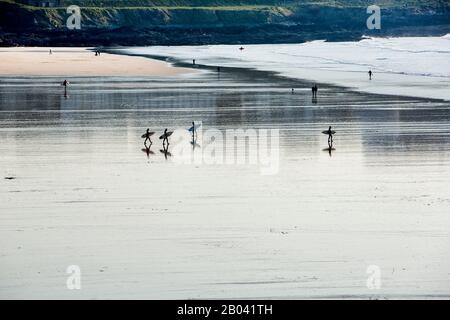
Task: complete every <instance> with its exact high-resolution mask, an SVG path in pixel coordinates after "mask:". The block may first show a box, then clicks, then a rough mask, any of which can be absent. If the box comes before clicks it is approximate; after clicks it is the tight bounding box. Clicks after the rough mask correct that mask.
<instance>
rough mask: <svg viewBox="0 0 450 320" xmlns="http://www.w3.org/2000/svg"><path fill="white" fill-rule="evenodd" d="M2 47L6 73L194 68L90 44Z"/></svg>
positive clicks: (1, 67)
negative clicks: (106, 50)
mask: <svg viewBox="0 0 450 320" xmlns="http://www.w3.org/2000/svg"><path fill="white" fill-rule="evenodd" d="M49 50H50V48H1V49H0V57H1V58H0V75H3V76H15V75H17V76H20V75H26V76H30V75H32V76H175V75H179V74H185V73H188V72H193V71H192V70H190V69H183V68H174V67H172V66H171V65H169V64H167V63H165V62H161V61H156V60H151V59H147V58H142V57H129V56H118V55H112V54H107V53H102V54H101V55H100V56H99V57H96V56H95V54H94V53H93V52H92V51H90V50H89V49H88V48H56V49H52V54H49Z"/></svg>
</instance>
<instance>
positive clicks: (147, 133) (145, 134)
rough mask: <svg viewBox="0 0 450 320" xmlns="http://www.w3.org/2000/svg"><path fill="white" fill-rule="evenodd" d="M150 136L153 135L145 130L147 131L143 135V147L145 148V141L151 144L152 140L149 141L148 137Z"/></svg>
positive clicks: (148, 130)
mask: <svg viewBox="0 0 450 320" xmlns="http://www.w3.org/2000/svg"><path fill="white" fill-rule="evenodd" d="M152 134H153V133H152V132H150V129H149V128H147V131H146V132H145V133H144V137H145V140H144V146H147V141H149V142H150V145H151V144H152V140H151V139H150V136H151V135H152Z"/></svg>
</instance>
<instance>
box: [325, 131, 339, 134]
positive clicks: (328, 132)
mask: <svg viewBox="0 0 450 320" xmlns="http://www.w3.org/2000/svg"><path fill="white" fill-rule="evenodd" d="M322 133H323V134H330V131H328V130H325V131H322ZM335 133H336V131H334V130H331V134H335Z"/></svg>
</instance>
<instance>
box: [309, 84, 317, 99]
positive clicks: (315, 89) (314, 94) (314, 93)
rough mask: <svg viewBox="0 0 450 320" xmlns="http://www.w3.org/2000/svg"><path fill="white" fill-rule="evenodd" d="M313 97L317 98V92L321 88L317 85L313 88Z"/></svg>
mask: <svg viewBox="0 0 450 320" xmlns="http://www.w3.org/2000/svg"><path fill="white" fill-rule="evenodd" d="M311 91H312V96H313V98H317V91H319V88H318V87H317V84H314V85H313V86H312V88H311Z"/></svg>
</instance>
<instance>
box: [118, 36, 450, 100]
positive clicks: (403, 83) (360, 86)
mask: <svg viewBox="0 0 450 320" xmlns="http://www.w3.org/2000/svg"><path fill="white" fill-rule="evenodd" d="M449 37H450V35H446V36H443V37H428V38H427V37H423V38H416V37H403V38H367V39H364V40H362V41H359V42H335V43H329V42H324V41H312V42H307V43H301V44H283V45H271V44H265V45H248V46H245V49H246V50H245V51H239V50H237V48H238V47H237V46H232V45H213V46H180V47H177V48H173V47H167V46H152V47H129V48H120V47H119V48H112V49H111V50H112V52H114V53H116V54H125V55H135V56H146V57H151V58H152V59H155V58H157V57H158V56H160V57H170V58H171V60H169V61H178V62H183V63H187V65H189V66H190V61H191V59H192V58H195V59H196V60H197V65H200V64H202V65H207V66H210V67H211V68H215V67H216V66H220V67H221V68H225V67H237V68H244V69H256V70H259V71H269V72H272V73H273V74H276V75H278V76H280V77H284V78H289V79H295V80H301V81H303V82H309V83H311V86H312V84H313V83H319V84H328V85H334V86H338V87H342V88H346V89H348V90H351V91H355V92H362V93H372V94H382V95H389V96H400V97H412V98H423V99H432V100H439V101H449V100H450V96H449V94H448V90H446V88H447V87H448V85H450V75H449V74H448V72H447V71H446V70H448V68H447V66H448V60H447V58H446V56H445V50H447V48H448V50H450V48H449V47H448V44H449V42H448V40H449V39H450V38H449ZM416 42H417V43H419V44H423V47H424V48H423V50H425V51H423V50H407V48H409V47H410V46H411V45H412V44H413V43H416ZM437 47H442V50H444V51H442V50H436V49H435V48H437ZM405 48H406V49H405ZM433 59H435V60H436V63H434V64H430V61H435V60H433ZM165 60H167V59H165ZM178 65H182V64H180V63H179V64H178ZM184 65H186V64H184ZM437 65H439V66H440V68H437V67H436V66H437ZM368 70H372V71H373V72H374V78H373V79H372V80H371V81H368V80H369V79H368V76H367V72H368ZM309 87H310V86H309ZM319 89H320V88H319Z"/></svg>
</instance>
